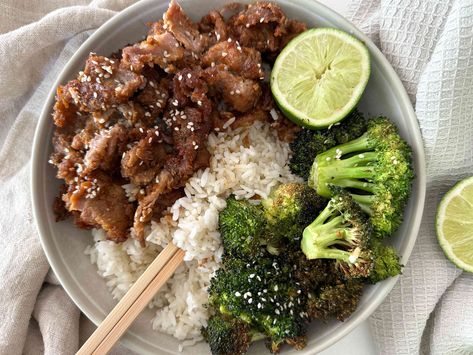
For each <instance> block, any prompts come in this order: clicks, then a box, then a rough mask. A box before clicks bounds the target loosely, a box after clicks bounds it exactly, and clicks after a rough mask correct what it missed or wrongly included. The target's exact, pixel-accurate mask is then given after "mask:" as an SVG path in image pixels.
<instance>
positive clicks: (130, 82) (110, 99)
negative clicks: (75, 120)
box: [58, 54, 144, 112]
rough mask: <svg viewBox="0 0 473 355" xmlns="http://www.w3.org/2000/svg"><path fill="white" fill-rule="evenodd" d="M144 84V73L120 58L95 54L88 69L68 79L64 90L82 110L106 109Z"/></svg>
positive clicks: (92, 55) (69, 99)
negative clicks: (132, 67) (76, 76)
mask: <svg viewBox="0 0 473 355" xmlns="http://www.w3.org/2000/svg"><path fill="white" fill-rule="evenodd" d="M143 84H144V80H143V77H141V76H140V75H138V74H136V73H134V72H133V71H131V70H130V69H129V68H128V67H127V66H125V65H123V64H121V63H119V62H118V61H117V60H113V59H109V58H107V57H102V56H98V55H94V54H91V55H90V56H89V58H87V61H86V64H85V68H84V71H83V72H80V73H79V76H78V78H77V79H76V80H71V81H70V82H69V83H67V84H66V85H65V87H64V88H63V90H62V91H61V94H62V95H65V96H64V98H63V99H64V100H66V101H68V102H69V104H70V103H73V104H74V105H75V106H77V107H78V108H79V109H80V110H81V111H84V112H94V111H105V110H106V109H108V108H110V107H112V106H113V105H117V104H120V103H123V102H126V101H127V100H128V99H129V98H130V97H131V96H132V95H133V94H134V93H135V91H136V90H138V88H140V87H141V86H142V85H143ZM58 95H59V92H58Z"/></svg>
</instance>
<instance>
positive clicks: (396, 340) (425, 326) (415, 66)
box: [0, 0, 473, 355]
mask: <svg viewBox="0 0 473 355" xmlns="http://www.w3.org/2000/svg"><path fill="white" fill-rule="evenodd" d="M196 1H197V0H196ZM131 2H132V0H118V1H113V0H102V1H100V0H97V1H93V2H91V3H89V2H88V1H85V0H53V1H47V2H43V1H39V0H35V1H31V0H1V1H0V33H1V34H0V63H1V64H2V65H1V66H0V354H9V355H10V354H12V355H14V354H20V353H25V354H40V353H46V354H54V355H56V354H72V353H74V352H75V351H76V350H77V347H78V344H79V311H78V310H77V309H76V308H75V306H74V305H73V303H72V302H71V301H70V299H69V298H68V297H67V295H66V294H65V292H64V291H63V290H62V288H61V287H60V286H59V285H58V284H57V281H56V280H55V278H54V277H53V276H51V274H48V270H49V266H48V264H47V261H46V259H45V257H44V254H43V252H42V250H41V246H40V244H39V241H38V238H37V234H36V229H35V226H34V222H33V220H32V213H31V206H30V197H29V194H30V191H29V178H30V176H29V174H30V168H29V163H30V153H31V142H32V137H33V133H34V129H35V126H36V122H37V119H38V115H39V111H40V109H41V107H42V105H43V103H44V101H45V98H46V95H47V94H48V92H49V90H50V88H51V85H52V83H53V81H54V78H56V77H57V75H58V73H59V71H60V70H61V69H62V67H63V66H64V64H65V63H66V62H67V60H68V58H70V56H71V55H72V54H73V53H74V51H75V50H76V49H77V48H78V47H79V45H80V44H81V43H82V42H83V41H84V40H85V39H86V38H87V36H88V35H89V34H90V31H91V30H93V29H95V28H97V27H99V26H100V25H101V24H102V23H103V22H105V21H106V20H108V19H109V18H110V17H112V16H113V15H114V14H115V11H119V10H121V9H123V8H125V7H126V6H127V5H129V4H130V3H131ZM352 14H353V15H352V20H353V21H354V22H355V23H356V24H357V25H358V26H359V27H360V28H362V29H363V30H364V31H365V32H367V33H369V34H370V35H371V36H372V38H373V39H374V40H375V41H376V43H377V44H378V45H379V46H380V48H381V49H382V50H383V52H384V53H385V54H386V56H387V58H388V59H389V60H390V61H391V63H392V64H393V66H394V68H395V69H396V71H397V72H398V73H399V75H400V77H401V79H402V80H403V82H404V85H405V86H406V88H407V89H408V92H409V94H410V97H411V99H412V101H413V102H416V111H417V115H418V117H419V121H420V125H421V128H422V132H423V135H424V139H425V145H426V150H427V156H428V171H429V179H428V180H429V193H428V198H427V200H428V205H427V208H426V212H425V216H424V221H423V225H422V230H421V233H420V236H419V242H418V243H417V245H416V248H415V250H414V253H413V255H412V258H411V260H410V262H409V264H408V265H407V267H406V270H405V273H404V276H402V277H401V279H400V282H399V283H398V284H397V286H396V287H395V289H394V290H393V292H392V293H391V295H390V296H389V297H388V299H387V301H386V302H385V303H384V304H383V305H382V306H381V307H380V308H379V310H378V311H377V312H376V313H375V315H374V316H373V317H372V319H371V324H372V325H373V332H374V334H375V338H376V340H377V343H378V346H379V349H380V352H381V353H382V354H388V355H389V354H416V353H419V351H421V352H422V353H426V354H427V353H432V354H446V353H448V352H449V351H450V352H451V353H455V352H456V353H459V351H460V349H463V351H464V353H468V351H469V353H473V350H472V348H471V345H472V344H473V327H472V324H473V315H472V310H473V303H472V302H473V297H472V292H473V289H472V280H473V278H472V277H471V275H461V276H460V277H458V278H457V276H458V275H460V272H459V271H458V270H457V269H455V268H454V267H453V266H452V265H451V264H450V263H449V262H448V261H447V260H446V259H445V258H444V256H443V254H442V252H441V251H440V249H439V248H438V246H437V243H436V241H435V234H434V230H433V219H434V211H435V205H436V203H437V202H438V200H439V198H440V196H441V194H442V193H443V192H445V191H446V190H447V188H448V187H449V186H450V185H451V184H452V183H453V182H454V181H455V180H457V179H459V178H461V177H463V176H465V175H471V174H473V166H472V162H473V144H472V143H473V142H472V137H473V119H472V112H473V63H472V61H473V55H472V48H473V42H472V41H473V35H472V29H473V4H472V1H471V0H456V1H455V0H438V1H433V0H431V1H429V0H399V1H394V0H393V1H380V0H355V1H354V2H353V11H352ZM455 279H456V280H455ZM454 280H455V281H454ZM86 326H87V324H86ZM86 328H87V329H86V332H87V331H88V332H90V331H91V327H90V324H89V325H88V326H87V327H86ZM468 346H470V348H468ZM421 349H422V350H421ZM468 349H469V350H468ZM115 351H117V352H122V353H130V352H129V351H127V350H125V349H123V348H120V347H118V348H117V349H116V350H115Z"/></svg>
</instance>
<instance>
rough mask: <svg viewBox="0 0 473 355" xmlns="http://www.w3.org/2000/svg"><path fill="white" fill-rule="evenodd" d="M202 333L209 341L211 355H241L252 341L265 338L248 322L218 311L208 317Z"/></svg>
mask: <svg viewBox="0 0 473 355" xmlns="http://www.w3.org/2000/svg"><path fill="white" fill-rule="evenodd" d="M202 335H203V337H204V339H205V340H206V341H207V342H208V343H209V346H210V350H211V352H212V354H213V355H228V354H236V355H242V354H245V353H246V352H247V351H248V348H249V346H250V344H251V343H252V342H253V341H256V340H259V339H264V338H265V336H264V335H263V334H261V333H259V332H258V331H256V330H255V329H252V328H251V326H250V324H249V323H247V322H245V321H242V320H241V319H238V318H232V317H228V316H225V315H222V314H220V313H217V314H215V315H213V316H211V317H210V318H209V321H208V322H207V327H205V328H203V329H202Z"/></svg>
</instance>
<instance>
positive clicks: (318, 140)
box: [289, 110, 367, 180]
mask: <svg viewBox="0 0 473 355" xmlns="http://www.w3.org/2000/svg"><path fill="white" fill-rule="evenodd" d="M366 128H367V125H366V120H365V118H364V117H363V115H362V114H361V113H360V112H359V111H357V110H354V111H353V112H352V113H351V114H350V115H348V116H347V117H346V118H345V119H344V120H343V121H342V122H340V124H337V125H333V126H332V127H330V129H323V130H319V131H312V130H309V129H302V130H301V131H299V132H298V133H297V136H296V138H295V139H294V141H293V142H292V143H291V144H290V148H291V152H292V156H291V160H290V163H289V168H290V169H291V171H292V172H293V173H294V174H296V175H299V176H301V177H302V178H304V179H305V180H307V178H308V177H309V172H310V168H311V167H312V162H313V161H314V159H315V157H316V155H317V154H320V153H322V152H324V151H326V150H327V149H330V148H332V147H334V146H336V145H338V144H343V143H346V142H348V141H350V140H352V139H355V138H358V137H360V136H361V135H362V134H363V133H364V132H365V131H366Z"/></svg>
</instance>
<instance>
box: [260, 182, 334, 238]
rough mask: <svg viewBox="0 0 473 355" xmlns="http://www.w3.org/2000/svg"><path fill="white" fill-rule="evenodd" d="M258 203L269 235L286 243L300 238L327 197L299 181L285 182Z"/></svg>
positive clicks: (323, 205) (322, 206)
mask: <svg viewBox="0 0 473 355" xmlns="http://www.w3.org/2000/svg"><path fill="white" fill-rule="evenodd" d="M261 204H262V205H263V209H264V216H265V219H266V222H267V231H268V234H270V235H272V236H274V239H278V238H286V239H287V241H286V243H285V244H287V242H293V241H297V240H300V238H301V237H302V231H303V230H304V228H305V227H307V226H308V225H309V224H310V223H311V222H312V221H313V220H314V218H315V217H316V216H317V214H318V213H319V212H320V211H321V210H322V209H323V208H324V207H325V204H326V199H325V198H323V197H320V196H319V195H317V193H316V192H315V190H314V189H312V188H310V187H309V186H307V185H306V184H302V183H287V184H282V185H280V186H278V187H277V188H275V189H274V190H273V191H272V192H271V194H270V196H269V197H268V198H266V199H264V200H263V201H262V202H261Z"/></svg>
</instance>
